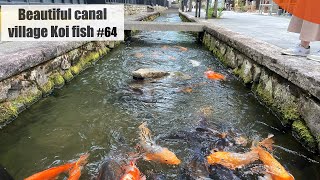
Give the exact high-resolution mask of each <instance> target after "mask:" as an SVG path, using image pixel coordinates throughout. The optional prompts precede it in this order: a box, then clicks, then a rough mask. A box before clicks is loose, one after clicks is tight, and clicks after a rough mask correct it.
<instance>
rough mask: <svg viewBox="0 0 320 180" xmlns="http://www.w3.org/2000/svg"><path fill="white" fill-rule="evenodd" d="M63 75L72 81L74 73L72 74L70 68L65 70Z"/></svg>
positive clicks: (67, 80)
mask: <svg viewBox="0 0 320 180" xmlns="http://www.w3.org/2000/svg"><path fill="white" fill-rule="evenodd" d="M62 77H63V79H64V80H65V81H66V82H69V81H71V80H72V79H73V75H72V72H71V69H68V70H67V71H66V72H64V74H63V75H62Z"/></svg>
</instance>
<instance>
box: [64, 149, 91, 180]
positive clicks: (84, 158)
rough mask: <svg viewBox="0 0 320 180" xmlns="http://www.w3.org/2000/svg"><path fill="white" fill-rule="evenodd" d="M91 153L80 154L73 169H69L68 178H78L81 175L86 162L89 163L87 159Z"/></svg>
mask: <svg viewBox="0 0 320 180" xmlns="http://www.w3.org/2000/svg"><path fill="white" fill-rule="evenodd" d="M89 155H90V154H84V155H82V156H80V158H79V160H78V161H77V162H76V163H75V165H74V166H73V167H72V169H71V170H70V171H69V178H68V180H78V179H79V178H80V176H81V170H82V168H83V166H84V165H85V164H87V162H88V161H87V159H88V157H89Z"/></svg>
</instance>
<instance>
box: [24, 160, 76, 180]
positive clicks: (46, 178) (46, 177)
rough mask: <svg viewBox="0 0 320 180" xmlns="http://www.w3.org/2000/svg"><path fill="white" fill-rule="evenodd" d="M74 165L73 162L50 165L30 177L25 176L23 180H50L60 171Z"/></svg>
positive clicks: (66, 170)
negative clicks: (50, 166) (55, 165)
mask: <svg viewBox="0 0 320 180" xmlns="http://www.w3.org/2000/svg"><path fill="white" fill-rule="evenodd" d="M74 165H75V162H73V163H67V164H64V165H61V166H57V167H52V168H49V169H47V170H44V171H42V172H38V173H36V174H34V175H32V176H30V177H27V178H25V179H24V180H52V179H55V178H57V177H58V176H59V175H60V174H61V173H64V172H68V171H69V170H70V169H71V168H72V167H73V166H74Z"/></svg>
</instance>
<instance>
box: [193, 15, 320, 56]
mask: <svg viewBox="0 0 320 180" xmlns="http://www.w3.org/2000/svg"><path fill="white" fill-rule="evenodd" d="M188 14H191V15H193V16H194V14H195V13H194V12H188ZM204 17H205V16H204V12H202V14H201V18H202V20H201V21H204V22H209V23H214V24H215V25H219V26H222V27H224V28H227V29H230V30H232V31H234V32H238V33H241V34H245V35H247V36H251V37H254V38H257V39H260V40H262V41H265V42H268V43H270V44H273V45H276V46H278V47H281V48H290V47H292V46H294V45H296V44H298V43H299V34H296V33H289V32H287V27H288V24H289V22H290V17H283V16H269V15H260V14H254V13H236V12H233V11H225V12H223V15H222V18H221V19H208V20H205V19H204ZM311 50H312V51H313V52H314V51H318V50H320V42H314V43H312V44H311Z"/></svg>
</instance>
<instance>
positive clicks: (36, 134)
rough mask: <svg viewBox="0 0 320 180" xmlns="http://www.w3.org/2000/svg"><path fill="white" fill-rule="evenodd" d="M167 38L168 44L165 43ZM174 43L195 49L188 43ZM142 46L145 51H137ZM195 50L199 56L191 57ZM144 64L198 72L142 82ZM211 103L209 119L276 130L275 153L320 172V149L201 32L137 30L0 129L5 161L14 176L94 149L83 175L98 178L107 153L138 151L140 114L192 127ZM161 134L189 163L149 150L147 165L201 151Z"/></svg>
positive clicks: (226, 127) (253, 133)
mask: <svg viewBox="0 0 320 180" xmlns="http://www.w3.org/2000/svg"><path fill="white" fill-rule="evenodd" d="M157 21H172V22H177V21H180V19H179V17H178V15H177V14H165V15H163V16H161V17H159V18H158V19H157ZM164 45H166V46H167V47H168V48H167V49H164V48H162V47H163V46H164ZM175 45H179V46H184V47H187V48H188V51H186V52H183V51H180V50H179V49H178V48H176V47H174V46H175ZM137 53H142V54H143V55H144V56H143V57H140V58H139V57H136V56H135V55H137ZM172 57H174V58H175V60H174V58H172ZM190 60H196V61H199V62H200V63H201V64H200V66H198V67H193V66H192V64H191V63H190ZM142 67H151V68H156V69H163V70H166V71H171V72H181V73H184V74H187V75H190V76H191V77H192V78H191V79H189V80H186V79H183V78H176V77H167V78H163V79H159V80H156V81H154V82H147V83H140V84H139V83H136V82H135V81H133V80H132V77H131V71H133V70H136V69H138V68H142ZM207 68H212V69H213V70H215V71H217V72H220V73H222V74H225V75H226V77H227V80H226V81H211V80H208V79H206V78H204V76H203V72H204V71H206V70H207ZM189 86H193V92H191V93H181V92H179V91H181V89H183V88H185V87H189ZM132 87H135V88H132ZM133 89H135V90H133ZM136 89H140V90H136ZM141 92H142V93H141ZM203 107H211V108H212V109H213V116H212V118H210V119H209V122H210V123H212V124H218V125H219V127H220V130H223V131H228V132H235V133H238V134H243V135H244V136H246V137H248V138H249V139H254V138H257V137H258V138H263V137H266V136H267V135H268V134H269V133H272V134H274V135H275V138H274V139H275V141H276V145H277V147H276V148H275V150H274V156H275V157H276V158H277V159H278V160H279V161H280V163H282V164H283V165H284V166H285V168H287V169H288V170H289V171H290V172H291V173H292V174H293V175H294V176H295V178H296V179H308V180H311V179H320V171H319V169H320V165H319V163H318V161H320V158H319V157H318V156H316V155H313V154H312V153H309V152H308V151H306V150H305V149H304V148H303V147H302V146H301V145H300V144H299V143H298V142H297V141H296V140H295V139H294V138H293V137H292V136H291V134H290V133H289V132H287V133H285V132H284V131H283V130H282V127H281V124H280V122H279V120H278V119H277V118H276V117H275V116H274V115H273V114H272V112H270V111H269V110H268V109H267V108H265V107H264V106H263V105H261V104H260V103H259V102H258V101H257V100H256V98H255V97H254V95H253V94H252V93H251V92H250V91H249V90H248V89H247V88H245V87H244V85H243V84H242V83H241V82H240V81H239V80H238V79H237V78H236V77H234V76H233V75H232V74H231V73H230V72H229V71H228V70H227V69H226V68H224V67H223V66H222V65H221V63H220V62H219V61H218V60H217V59H215V58H214V57H213V56H212V54H211V53H210V52H209V51H207V50H206V49H205V48H203V47H202V46H201V45H198V44H196V38H195V37H194V36H192V35H191V34H188V33H183V32H141V33H139V34H138V35H135V36H134V37H133V38H132V40H131V42H128V43H127V44H126V45H120V46H119V47H117V48H116V49H114V50H113V51H112V52H111V53H110V54H108V56H107V57H105V58H103V59H101V60H100V61H99V62H98V63H97V64H96V65H95V66H94V67H92V68H90V69H88V70H86V71H85V72H83V73H82V74H80V75H79V76H78V77H76V78H75V79H74V80H73V81H72V82H71V83H69V84H67V85H66V86H65V87H64V88H62V89H60V90H56V91H55V92H54V93H53V94H52V95H50V96H49V97H47V98H45V99H42V100H41V101H40V102H38V103H36V104H35V105H33V106H32V107H31V108H30V109H29V110H27V111H25V112H23V113H22V114H20V116H19V118H18V119H16V120H15V121H14V122H13V123H11V124H10V125H8V126H7V127H6V128H4V129H2V130H0V137H1V138H0V163H1V164H2V165H3V166H5V167H6V168H7V169H8V170H9V171H10V173H11V174H12V175H13V176H14V177H15V179H22V178H24V177H27V176H30V175H32V174H33V173H35V172H38V171H41V170H44V169H46V168H49V167H51V166H54V165H60V164H62V163H65V162H68V161H71V160H75V159H77V158H78V157H79V155H80V154H82V153H84V152H90V154H91V156H90V159H89V163H88V164H87V166H86V167H85V169H84V170H83V175H82V177H81V179H92V178H94V177H95V176H96V175H97V172H98V170H99V166H100V165H101V164H102V163H103V161H104V159H105V158H108V157H112V158H116V159H118V160H119V159H121V158H122V159H126V157H127V156H126V154H127V153H130V152H134V151H135V146H136V144H137V143H138V142H139V140H138V126H139V125H140V124H141V123H142V122H148V126H149V128H150V129H151V131H152V132H153V134H154V135H155V136H165V135H168V134H170V132H177V131H180V130H190V129H192V128H193V127H195V125H196V123H197V121H198V120H199V116H198V114H199V111H200V109H201V108H203ZM160 143H161V145H162V146H164V147H168V148H169V149H171V150H173V151H174V152H175V153H176V154H177V156H178V157H179V158H180V159H181V160H182V161H183V163H182V164H181V166H175V167H172V166H167V165H159V164H157V163H153V162H146V161H143V160H141V161H139V163H138V166H139V167H140V169H141V171H142V172H144V173H145V174H148V173H150V172H154V173H162V174H164V175H166V176H167V177H168V179H177V178H178V176H179V173H180V167H182V166H184V165H186V164H187V163H188V161H189V160H190V157H192V156H193V153H194V152H193V149H192V148H191V147H190V145H189V144H188V143H187V142H184V141H180V140H175V141H172V140H168V141H161V142H160ZM247 149H248V148H247ZM230 150H233V149H232V148H230ZM64 178H66V177H65V176H64V177H62V179H64Z"/></svg>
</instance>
